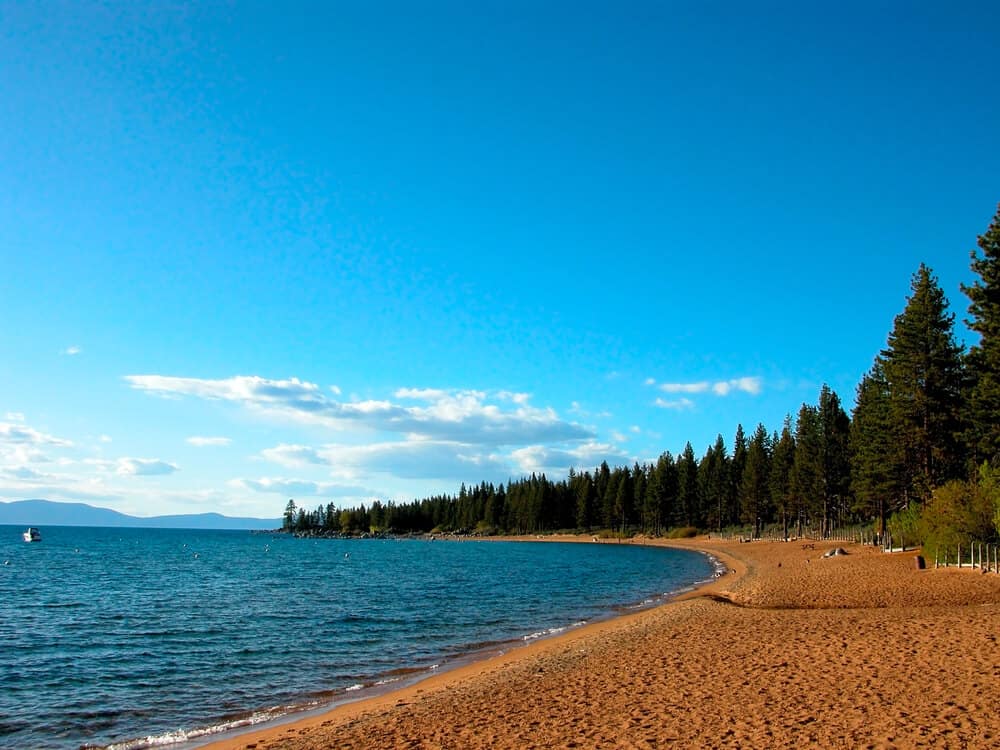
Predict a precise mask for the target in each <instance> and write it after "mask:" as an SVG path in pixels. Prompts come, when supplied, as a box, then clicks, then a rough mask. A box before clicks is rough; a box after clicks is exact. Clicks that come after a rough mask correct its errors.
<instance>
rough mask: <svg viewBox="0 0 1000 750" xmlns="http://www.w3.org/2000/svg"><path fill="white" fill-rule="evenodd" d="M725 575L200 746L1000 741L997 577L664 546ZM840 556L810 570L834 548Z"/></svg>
mask: <svg viewBox="0 0 1000 750" xmlns="http://www.w3.org/2000/svg"><path fill="white" fill-rule="evenodd" d="M657 543H658V544H664V545H668V546H677V547H681V548H684V549H690V550H698V551H702V552H707V553H710V554H716V555H719V556H720V558H721V559H724V560H725V561H726V562H727V564H728V565H729V566H730V570H736V573H733V572H730V573H727V574H726V575H725V576H723V577H721V578H719V579H717V580H715V581H712V582H710V583H709V584H707V585H706V586H703V587H699V588H698V589H696V590H695V591H691V592H687V593H685V594H683V595H681V596H679V597H677V598H676V599H673V600H671V601H670V602H668V603H665V604H663V605H661V606H657V607H653V608H651V609H646V610H642V611H639V612H636V613H630V614H625V615H623V616H621V617H616V618H613V619H611V620H607V621H604V622H600V623H595V624H593V625H592V626H585V627H582V628H580V629H577V630H574V631H571V632H568V633H564V634H561V635H559V636H556V637H554V638H551V639H546V640H544V641H541V642H536V643H533V644H529V645H527V646H525V647H523V648H518V649H514V650H512V651H511V652H508V653H507V654H504V655H502V656H499V657H495V658H492V659H488V660H485V661H480V662H476V663H474V664H471V665H468V666H465V667H462V668H460V669H457V670H454V671H451V672H448V673H446V674H441V675H435V676H433V677H431V678H429V679H428V680H424V681H421V682H419V683H417V684H415V685H412V686H410V687H408V688H405V689H403V690H399V691H393V692H390V693H387V694H385V695H383V696H380V697H378V698H374V699H371V700H367V701H363V702H357V703H351V704H348V705H344V706H339V707H335V708H334V709H333V710H332V711H329V712H324V713H320V714H319V715H317V716H314V717H309V718H304V719H301V720H299V721H296V722H293V723H289V724H284V725H281V726H276V727H270V728H261V729H254V730H250V731H249V732H242V733H240V734H239V735H237V736H234V737H230V738H225V739H221V740H219V741H214V742H212V743H211V744H208V745H205V747H209V748H214V750H223V749H225V750H235V749H236V748H240V749H248V750H251V749H252V750H279V749H280V750H307V749H309V750H314V749H315V748H330V749H331V750H332V749H333V748H338V750H339V749H341V748H354V749H361V748H390V749H393V750H395V749H398V750H402V748H415V747H416V748H441V747H455V748H457V747H461V748H475V749H479V748H482V749H483V750H485V749H486V748H490V749H491V750H492V749H493V748H509V749H510V750H514V748H518V749H520V748H523V747H527V746H534V747H626V748H640V747H642V748H647V747H656V746H663V745H671V744H672V745H676V746H680V747H708V746H711V747H731V748H745V747H781V748H800V747H814V748H827V747H844V746H847V747H872V748H903V747H928V746H929V747H963V748H980V747H981V748H987V747H995V746H996V745H997V744H998V743H1000V696H998V695H997V694H996V690H995V686H996V685H997V684H1000V650H998V649H997V645H998V634H997V632H996V627H997V622H1000V576H998V575H985V574H979V573H976V572H973V571H971V570H964V571H962V570H956V569H940V570H934V569H926V570H917V569H916V566H915V565H914V560H913V558H914V556H915V554H916V552H912V551H911V552H906V553H894V554H892V553H890V554H885V553H882V552H880V551H878V550H874V549H871V548H865V547H861V546H859V545H851V544H843V543H835V542H812V541H807V540H802V543H800V542H753V543H750V544H738V543H736V542H726V541H723V540H715V539H711V540H709V539H706V538H705V537H700V538H697V539H693V540H663V541H658V542H657ZM838 546H841V547H844V548H845V549H846V550H847V551H848V553H849V554H848V555H845V556H838V557H832V558H823V553H824V552H825V551H827V550H829V549H831V548H834V547H838Z"/></svg>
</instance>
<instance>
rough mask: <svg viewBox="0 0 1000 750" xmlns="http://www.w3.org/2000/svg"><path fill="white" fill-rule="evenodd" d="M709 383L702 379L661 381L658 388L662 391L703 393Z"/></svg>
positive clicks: (709, 385) (708, 386)
mask: <svg viewBox="0 0 1000 750" xmlns="http://www.w3.org/2000/svg"><path fill="white" fill-rule="evenodd" d="M710 387H711V383H709V382H708V381H707V380H703V381H701V382H699V383H661V384H660V390H661V391H663V392H664V393H705V392H706V391H708V389H709V388H710Z"/></svg>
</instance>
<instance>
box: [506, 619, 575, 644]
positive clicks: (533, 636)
mask: <svg viewBox="0 0 1000 750" xmlns="http://www.w3.org/2000/svg"><path fill="white" fill-rule="evenodd" d="M586 624H587V621H586V620H580V621H579V622H574V623H573V624H571V625H563V626H562V627H555V628H546V629H545V630H539V631H536V632H534V633H529V634H528V635H525V636H522V637H521V640H522V641H535V640H538V639H539V638H548V637H549V636H552V635H559V634H560V633H565V632H566V631H567V630H569V629H570V628H578V627H580V626H581V625H586Z"/></svg>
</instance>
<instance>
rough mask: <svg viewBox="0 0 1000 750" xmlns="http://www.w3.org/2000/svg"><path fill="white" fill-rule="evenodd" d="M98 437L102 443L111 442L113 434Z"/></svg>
mask: <svg viewBox="0 0 1000 750" xmlns="http://www.w3.org/2000/svg"><path fill="white" fill-rule="evenodd" d="M97 439H98V440H100V441H101V442H102V443H110V442H111V436H110V435H101V436H100V437H99V438H97Z"/></svg>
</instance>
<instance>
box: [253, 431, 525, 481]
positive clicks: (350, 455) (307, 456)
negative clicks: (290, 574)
mask: <svg viewBox="0 0 1000 750" xmlns="http://www.w3.org/2000/svg"><path fill="white" fill-rule="evenodd" d="M260 455H261V458H263V459H266V460H268V461H272V462H274V463H277V464H280V465H282V466H286V467H290V468H299V467H302V466H307V465H310V464H312V465H323V466H330V467H332V468H334V469H335V470H336V472H337V474H338V475H340V476H354V475H358V474H391V475H393V476H396V477H403V478H407V479H461V480H469V479H476V480H479V479H490V478H497V477H500V478H503V477H506V476H507V474H509V471H510V467H509V465H508V464H507V462H506V461H504V459H503V457H502V456H498V455H496V454H494V453H491V452H485V451H483V450H482V448H481V447H479V446H476V445H470V444H468V443H457V442H453V441H443V440H402V441H394V442H383V443H372V444H369V445H340V444H330V445H324V446H321V447H319V448H312V447H310V446H306V445H278V446H276V447H274V448H267V449H265V450H263V451H261V454H260Z"/></svg>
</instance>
